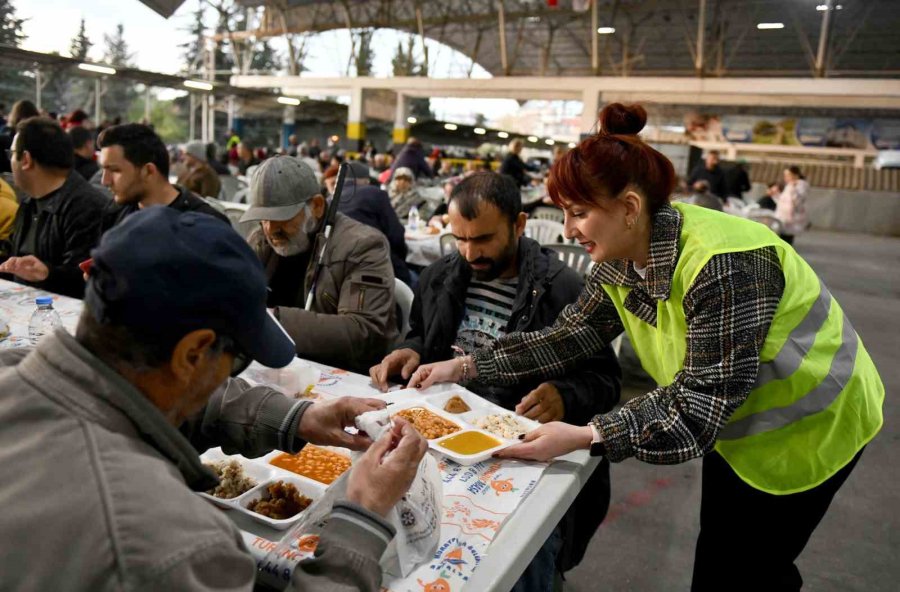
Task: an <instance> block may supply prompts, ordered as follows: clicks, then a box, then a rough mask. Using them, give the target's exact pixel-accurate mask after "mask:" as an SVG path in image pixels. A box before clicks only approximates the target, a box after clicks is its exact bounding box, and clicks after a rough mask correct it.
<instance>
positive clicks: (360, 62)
mask: <svg viewBox="0 0 900 592" xmlns="http://www.w3.org/2000/svg"><path fill="white" fill-rule="evenodd" d="M374 35H375V29H371V28H369V29H358V30H357V31H355V32H354V31H351V32H350V42H351V43H352V44H353V50H352V51H351V59H352V61H353V62H355V65H356V75H357V76H371V75H372V66H373V62H374V60H375V54H374V53H373V52H372V37H374ZM348 70H349V68H348ZM347 75H348V76H349V75H350V73H349V71H348V73H347Z"/></svg>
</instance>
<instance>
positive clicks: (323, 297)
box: [241, 156, 397, 373]
mask: <svg viewBox="0 0 900 592" xmlns="http://www.w3.org/2000/svg"><path fill="white" fill-rule="evenodd" d="M327 207H328V204H327V202H326V200H325V198H324V196H322V194H321V191H320V189H319V184H318V182H317V181H316V177H315V174H314V173H313V171H312V169H310V168H309V166H308V165H306V164H305V163H303V162H301V161H299V160H297V159H296V158H291V157H288V156H280V157H274V158H270V159H268V160H266V161H265V162H263V164H262V165H260V166H259V168H258V169H257V170H256V172H255V173H254V175H253V178H252V179H251V180H250V209H248V210H247V213H246V214H244V216H243V217H242V218H241V221H242V222H246V221H259V222H260V227H259V228H258V229H257V230H255V231H254V232H253V233H252V234H251V235H250V237H249V238H248V239H247V240H248V242H249V243H250V246H251V247H253V249H254V250H255V251H256V253H257V255H258V256H259V258H260V261H261V262H262V264H263V266H264V267H265V269H266V276H267V278H268V282H269V291H270V294H269V307H270V308H272V309H273V313H274V314H275V316H276V317H277V318H278V319H279V320H280V321H281V324H282V325H284V328H285V330H286V331H287V332H288V334H289V335H290V336H291V338H292V339H293V340H294V342H295V343H296V345H297V355H299V356H300V357H302V358H306V359H310V360H315V361H317V362H321V363H323V364H327V365H330V366H335V367H338V368H344V369H347V370H353V371H357V372H361V373H367V372H368V368H369V366H371V365H373V364H374V363H376V362H378V361H380V360H381V358H382V357H384V355H385V354H386V353H387V351H388V350H389V349H390V348H391V347H392V346H393V344H394V341H395V340H396V338H397V322H396V314H395V310H394V272H393V268H392V266H391V258H390V250H389V248H388V244H387V240H386V239H385V237H384V235H382V234H381V233H380V232H378V231H377V230H375V229H372V228H370V227H368V226H365V225H363V224H360V223H359V222H356V221H355V220H352V219H351V218H348V217H346V216H344V215H343V214H338V215H337V217H336V218H335V223H334V227H333V228H332V231H331V236H330V238H329V239H328V242H327V244H323V243H324V240H323V239H322V237H321V236H320V231H321V230H322V228H323V225H324V222H325V213H326V210H327ZM323 248H324V249H325V256H324V262H323V269H322V271H321V273H320V274H319V279H318V282H317V284H316V291H315V295H314V298H313V305H312V309H311V310H309V311H307V310H304V306H305V303H306V295H307V294H308V293H309V290H310V288H311V286H312V279H313V273H314V271H315V267H316V262H317V261H318V259H319V254H320V253H321V251H322V249H323Z"/></svg>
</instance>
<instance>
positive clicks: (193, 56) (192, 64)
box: [178, 0, 206, 73]
mask: <svg viewBox="0 0 900 592" xmlns="http://www.w3.org/2000/svg"><path fill="white" fill-rule="evenodd" d="M204 13H205V11H204V9H203V0H199V1H198V2H197V10H196V11H194V13H193V16H194V20H193V22H192V23H191V26H190V27H188V28H187V29H185V30H186V31H187V32H188V33H190V35H191V40H190V41H186V42H184V43H181V44H179V45H178V47H180V48H181V55H182V57H183V58H184V70H185V72H188V73H195V72H198V71H199V70H200V68H201V66H202V59H203V57H202V56H203V45H204V43H205V41H204V35H206V25H204V23H203V16H204Z"/></svg>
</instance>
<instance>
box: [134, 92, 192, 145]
mask: <svg viewBox="0 0 900 592" xmlns="http://www.w3.org/2000/svg"><path fill="white" fill-rule="evenodd" d="M187 109H188V107H187V105H186V104H185V101H184V100H181V99H174V100H171V101H159V100H154V101H153V105H152V106H151V107H150V123H151V125H153V129H154V130H155V131H156V133H157V134H159V137H160V138H162V140H163V142H165V143H166V144H174V143H178V142H185V141H187V140H188V122H187ZM144 115H145V113H144V98H143V97H135V100H134V102H132V103H131V108H130V109H129V110H128V114H127V120H128V121H142V120H143V119H144Z"/></svg>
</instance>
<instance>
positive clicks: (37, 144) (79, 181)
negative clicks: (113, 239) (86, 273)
mask: <svg viewBox="0 0 900 592" xmlns="http://www.w3.org/2000/svg"><path fill="white" fill-rule="evenodd" d="M73 156H74V151H73V149H72V141H71V140H70V139H69V136H68V135H67V134H66V133H65V132H64V131H63V130H62V128H60V127H59V124H58V123H56V122H55V121H53V120H51V119H47V118H44V117H32V118H30V119H26V120H24V121H22V122H20V123H19V124H18V125H17V126H16V136H15V138H14V139H13V143H12V149H11V150H10V165H11V167H12V171H13V180H14V181H15V184H16V186H18V187H19V188H21V189H22V190H23V191H24V192H25V193H27V194H28V195H29V196H31V197H27V198H26V199H25V200H24V201H23V202H22V204H21V205H20V207H19V211H18V212H17V213H16V219H15V221H14V222H13V232H12V235H11V245H10V248H9V251H8V252H9V254H10V257H9V259H7V260H6V261H5V262H4V263H3V264H2V265H0V273H9V274H12V279H14V280H15V281H17V282H21V283H24V284H28V285H32V286H35V287H38V288H41V289H43V290H48V291H50V292H56V293H58V294H64V295H66V296H72V297H74V298H81V297H82V296H83V295H84V277H83V274H82V272H81V270H80V269H79V268H78V264H79V263H81V262H83V261H85V260H86V259H88V258H89V257H90V251H91V249H92V248H94V247H95V246H96V245H97V242H98V241H99V240H100V219H101V214H102V212H103V208H104V207H105V205H106V203H107V201H108V200H107V199H106V198H105V197H103V195H101V194H100V192H98V191H97V190H96V189H95V188H94V187H92V186H91V185H90V184H88V182H87V181H85V180H84V179H83V178H82V177H81V175H79V174H78V173H76V172H75V171H73V170H72V160H73Z"/></svg>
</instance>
